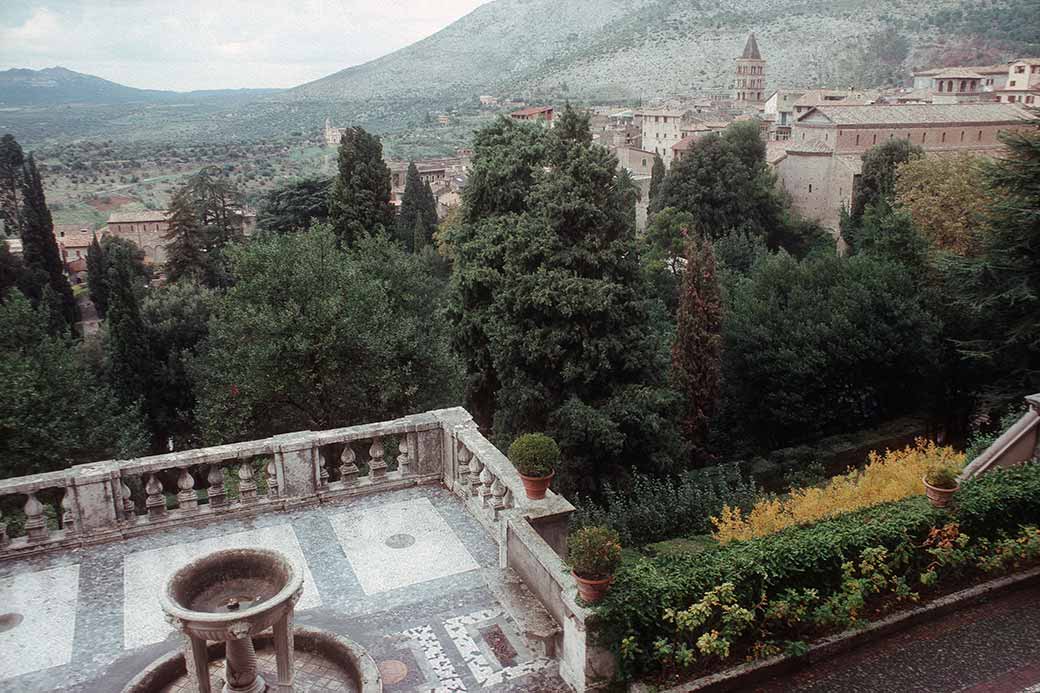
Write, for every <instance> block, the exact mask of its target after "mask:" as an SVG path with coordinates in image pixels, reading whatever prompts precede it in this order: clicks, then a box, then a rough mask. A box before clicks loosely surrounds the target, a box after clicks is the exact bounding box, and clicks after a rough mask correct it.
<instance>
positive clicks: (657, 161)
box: [649, 154, 668, 202]
mask: <svg viewBox="0 0 1040 693" xmlns="http://www.w3.org/2000/svg"><path fill="white" fill-rule="evenodd" d="M667 173H668V171H667V170H666V169H665V167H664V161H663V160H662V159H661V157H660V156H659V155H657V154H654V165H653V168H651V169H650V194H649V196H650V201H651V202H653V200H654V198H655V197H657V192H658V191H659V190H660V189H661V183H662V182H664V177H665V175H666V174H667Z"/></svg>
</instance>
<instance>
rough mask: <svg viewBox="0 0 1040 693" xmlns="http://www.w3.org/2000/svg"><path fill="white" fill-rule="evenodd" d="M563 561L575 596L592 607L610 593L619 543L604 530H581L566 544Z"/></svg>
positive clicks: (615, 535) (616, 563) (618, 555)
mask: <svg viewBox="0 0 1040 693" xmlns="http://www.w3.org/2000/svg"><path fill="white" fill-rule="evenodd" d="M567 558H568V560H569V561H570V564H571V573H572V574H573V575H574V580H575V581H576V582H577V583H578V596H579V597H581V598H582V599H583V600H585V601H586V602H588V603H589V604H594V603H595V602H598V601H599V600H600V599H603V595H605V594H606V593H607V590H609V589H610V584H611V583H612V582H614V571H615V570H617V567H618V564H619V563H621V539H620V538H619V537H618V533H617V532H615V531H614V530H612V529H608V528H607V527H582V528H581V529H579V530H578V531H577V532H575V533H574V534H572V535H571V536H570V539H568V541H567Z"/></svg>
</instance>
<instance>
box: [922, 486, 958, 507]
mask: <svg viewBox="0 0 1040 693" xmlns="http://www.w3.org/2000/svg"><path fill="white" fill-rule="evenodd" d="M921 481H923V482H924V495H926V496H928V502H929V503H931V504H932V507H933V508H945V507H946V506H947V505H948V504H949V502H950V499H951V498H953V494H954V493H956V492H957V489H959V488H960V487H961V485H960V484H957V486H956V487H954V488H939V487H937V486H932V485H931V484H929V483H928V482H927V481H925V480H924V479H921Z"/></svg>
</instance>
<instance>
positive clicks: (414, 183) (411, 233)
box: [397, 161, 427, 252]
mask: <svg viewBox="0 0 1040 693" xmlns="http://www.w3.org/2000/svg"><path fill="white" fill-rule="evenodd" d="M425 193H426V188H425V187H424V186H423V182H422V179H421V178H420V177H419V168H418V167H417V166H416V165H415V162H414V161H413V162H411V163H410V164H408V173H407V175H406V176H405V179H404V195H402V196H401V209H400V211H399V212H398V214H397V238H398V239H399V240H400V241H401V242H402V243H404V246H405V247H406V248H407V249H408V250H409V251H413V252H414V251H415V250H417V247H416V245H415V240H416V239H422V238H424V237H425V235H426V234H425V227H426V215H427V211H426V208H427V203H426V200H425V199H424V197H425Z"/></svg>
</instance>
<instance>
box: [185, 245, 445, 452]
mask: <svg viewBox="0 0 1040 693" xmlns="http://www.w3.org/2000/svg"><path fill="white" fill-rule="evenodd" d="M232 258H233V275H234V279H235V282H234V285H233V286H232V287H231V288H230V289H228V290H227V293H226V294H224V295H223V296H222V297H220V298H219V299H218V300H217V301H216V304H215V305H214V306H213V318H212V319H211V321H210V325H209V337H208V341H207V347H206V349H205V351H204V352H203V353H202V355H201V356H200V358H199V359H198V360H197V362H196V363H195V364H194V366H193V368H192V371H193V382H194V384H195V390H196V395H197V397H198V400H199V401H198V406H197V414H198V418H199V425H200V428H201V432H202V434H203V436H204V438H205V440H206V441H207V442H221V441H228V440H233V439H247V438H251V437H260V436H266V435H270V434H274V433H284V432H289V431H296V430H304V429H315V430H317V429H324V428H333V427H336V426H348V425H351V424H358V423H364V422H369V421H380V420H384V419H388V418H394V417H397V416H402V415H404V414H407V413H411V412H416V411H423V410H426V409H430V408H433V407H435V406H439V405H449V404H452V403H454V402H456V401H457V399H456V398H455V386H454V378H455V377H456V370H455V368H454V367H453V363H454V361H453V359H452V357H451V354H450V351H449V348H448V342H447V324H446V322H445V321H444V320H443V318H442V316H441V315H440V306H439V300H440V299H439V297H440V295H441V293H442V292H441V291H440V290H439V288H438V286H437V284H436V280H434V279H433V278H432V277H431V275H430V273H429V271H428V270H427V269H426V267H425V266H424V265H423V261H422V259H421V258H419V257H417V256H414V255H408V254H406V253H405V252H404V250H403V249H401V248H400V247H399V246H398V245H397V244H396V243H394V242H392V241H391V240H390V239H389V238H387V237H386V236H384V235H378V236H372V237H359V238H358V239H357V242H356V243H355V245H354V247H353V248H351V249H344V248H341V247H338V244H337V239H336V237H335V236H334V235H333V233H332V232H331V231H330V230H329V229H328V228H327V227H316V228H315V229H313V230H311V231H309V232H306V233H303V234H294V235H289V236H274V237H271V238H267V239H263V240H260V241H257V242H254V243H252V244H250V245H249V246H243V247H240V248H238V249H236V250H235V251H234V252H233V253H232Z"/></svg>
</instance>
